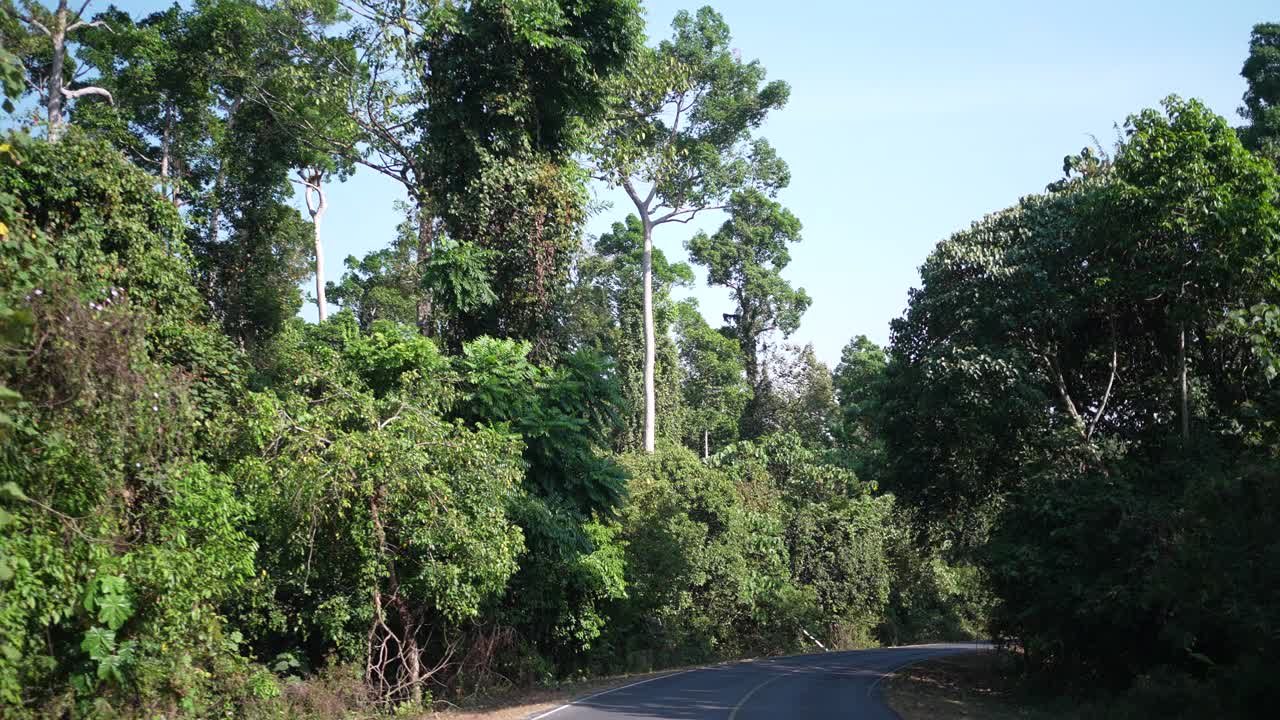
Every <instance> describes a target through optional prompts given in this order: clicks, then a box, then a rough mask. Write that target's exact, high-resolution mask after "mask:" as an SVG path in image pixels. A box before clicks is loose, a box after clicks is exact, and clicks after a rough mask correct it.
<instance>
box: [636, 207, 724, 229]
mask: <svg viewBox="0 0 1280 720" xmlns="http://www.w3.org/2000/svg"><path fill="white" fill-rule="evenodd" d="M726 207H728V206H727V205H707V206H706V207H691V208H680V209H678V210H672V211H671V212H669V213H667V214H666V215H663V216H662V217H660V218H658V219H657V220H654V221H653V224H654V225H661V224H662V223H667V222H677V223H681V224H685V223H688V222H689V221H690V220H692V219H693V218H694V217H695V216H696V215H697V214H698V213H700V212H707V211H711V210H723V209H725V208H726ZM681 215H687V217H683V218H682V217H680V216H681Z"/></svg>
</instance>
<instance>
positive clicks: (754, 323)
mask: <svg viewBox="0 0 1280 720" xmlns="http://www.w3.org/2000/svg"><path fill="white" fill-rule="evenodd" d="M727 212H728V213H729V220H727V221H726V222H725V223H724V224H723V225H721V226H720V229H719V230H717V231H716V232H715V234H714V235H707V234H706V233H702V232H700V233H698V234H697V235H695V236H693V238H691V239H690V240H689V242H688V243H687V246H688V249H689V257H690V258H691V259H692V260H693V261H694V262H695V263H697V264H699V265H703V266H706V268H707V279H708V281H709V282H710V283H711V284H712V285H721V286H724V287H726V288H728V289H729V292H730V295H731V297H732V298H733V301H734V303H735V305H736V310H735V312H734V314H733V315H732V316H726V320H729V321H730V327H731V329H732V334H733V337H734V338H735V339H736V340H737V341H738V345H739V347H740V348H741V349H742V357H743V361H744V369H745V371H746V376H747V382H748V383H750V384H751V387H752V390H753V393H754V394H753V396H752V399H751V401H750V402H748V404H747V407H746V409H745V410H744V412H743V417H742V425H741V427H742V434H743V435H744V436H745V437H756V436H758V435H761V434H764V433H765V432H768V431H769V430H771V429H774V428H770V427H769V422H768V416H769V415H771V414H772V412H771V410H772V408H770V401H771V398H770V397H769V395H770V392H769V391H770V378H769V373H768V369H767V368H766V367H765V358H766V356H767V354H768V352H769V349H770V344H769V340H770V338H771V337H772V335H773V334H774V333H775V332H777V333H781V334H782V336H783V337H787V336H789V335H790V334H791V333H793V332H795V330H796V329H797V328H798V327H799V326H800V317H801V316H802V315H803V314H804V311H805V310H807V309H808V307H809V303H810V302H811V301H810V299H809V296H808V295H807V294H806V293H805V291H804V289H803V288H800V289H795V288H792V287H791V283H790V282H788V281H786V280H784V279H783V278H782V269H783V268H785V267H786V266H787V264H788V263H790V262H791V255H790V252H789V251H788V250H787V244H788V243H793V242H799V240H800V221H799V220H797V219H796V217H795V215H792V214H791V211H789V210H787V209H785V208H783V207H782V206H781V205H779V204H778V203H777V202H774V201H773V200H770V199H769V198H768V197H766V196H765V194H764V193H761V192H760V191H758V190H755V189H750V190H745V191H739V192H736V193H734V195H733V196H732V197H731V198H730V199H729V204H728V208H727Z"/></svg>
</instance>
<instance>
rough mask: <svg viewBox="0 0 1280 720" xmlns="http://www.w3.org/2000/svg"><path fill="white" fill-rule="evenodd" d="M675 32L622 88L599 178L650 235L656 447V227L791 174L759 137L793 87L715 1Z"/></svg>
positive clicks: (651, 402) (647, 260) (647, 266)
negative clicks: (623, 198)
mask: <svg viewBox="0 0 1280 720" xmlns="http://www.w3.org/2000/svg"><path fill="white" fill-rule="evenodd" d="M671 25H672V28H673V29H674V34H673V36H672V38H671V39H670V40H665V41H663V42H662V43H661V44H660V45H659V46H658V47H657V48H652V49H646V50H644V51H642V52H641V53H640V55H639V57H638V58H637V59H636V61H635V63H634V64H633V66H632V69H631V72H630V73H629V74H628V76H627V78H626V80H625V82H624V83H623V84H622V85H621V87H619V88H618V89H617V92H616V98H615V100H614V104H613V107H612V108H611V113H610V121H609V123H608V125H607V127H606V129H605V131H604V132H603V133H602V135H601V138H600V142H599V145H598V146H597V149H596V152H595V156H596V157H595V172H596V176H597V177H599V178H600V179H603V180H605V181H607V182H608V183H610V184H611V185H614V186H620V187H622V188H623V189H624V190H625V191H626V193H627V196H628V197H629V198H630V199H631V201H632V203H633V204H634V205H635V210H636V214H637V215H638V216H639V217H640V222H641V230H642V232H643V236H644V254H643V265H642V268H643V270H642V277H641V282H642V284H643V289H644V318H645V323H644V337H645V371H644V373H645V426H644V447H645V450H646V451H647V452H653V449H654V437H655V426H656V422H657V419H656V418H657V416H656V399H655V396H654V392H655V391H654V368H655V362H656V361H655V352H656V344H657V340H656V330H655V326H654V320H653V231H654V228H656V227H659V226H661V225H665V224H668V223H688V222H689V221H690V220H692V219H693V218H694V217H695V216H696V215H697V214H698V213H701V212H704V211H707V210H715V209H721V208H723V207H724V206H725V203H726V201H727V200H728V198H729V196H730V194H732V193H733V192H734V191H736V190H739V189H741V188H743V187H748V186H749V187H753V188H756V189H758V190H760V191H761V192H764V193H766V194H772V193H773V192H775V191H776V190H777V189H778V188H781V187H784V186H785V185H786V184H787V183H788V181H789V180H790V177H789V175H788V172H787V167H786V164H785V163H783V162H782V161H781V160H780V159H779V158H778V157H777V154H776V153H775V152H774V151H773V148H772V147H770V145H769V144H768V143H767V142H766V141H764V140H762V139H757V138H753V137H752V133H753V132H754V131H755V130H756V129H757V128H759V127H760V124H761V123H763V122H764V119H765V117H766V116H767V115H768V113H769V111H770V110H774V109H778V108H781V107H782V106H783V105H785V104H786V101H787V97H788V95H789V94H790V88H789V87H788V86H787V84H786V83H784V82H781V81H778V80H775V81H772V82H768V83H766V82H765V70H764V68H763V67H762V66H761V65H760V63H759V62H758V61H751V62H743V61H742V60H741V58H740V57H739V55H738V53H737V51H736V50H734V49H733V48H732V47H731V45H730V35H729V26H728V25H727V24H726V23H725V21H724V18H722V17H721V16H720V14H719V13H717V12H716V11H715V10H713V9H711V8H710V7H704V8H702V9H700V10H698V12H697V15H696V16H695V15H690V14H689V13H688V12H685V11H681V12H680V13H678V14H677V15H676V17H675V20H673V21H672V23H671Z"/></svg>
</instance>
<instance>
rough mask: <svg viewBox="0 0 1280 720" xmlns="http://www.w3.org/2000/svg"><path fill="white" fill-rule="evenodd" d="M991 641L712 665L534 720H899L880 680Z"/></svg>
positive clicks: (581, 702)
mask: <svg viewBox="0 0 1280 720" xmlns="http://www.w3.org/2000/svg"><path fill="white" fill-rule="evenodd" d="M988 647H990V646H989V645H986V644H983V643H957V644H939V645H914V646H910V647H898V648H882V649H876V650H851V651H848V652H831V653H823V654H820V655H795V656H791V657H783V658H772V659H768V660H756V661H752V662H741V663H730V664H724V665H712V666H710V667H704V668H698V669H695V670H686V671H683V672H677V673H672V674H669V675H662V676H659V677H656V678H650V679H648V680H642V681H640V682H638V683H634V684H631V685H623V686H622V687H619V688H615V689H613V690H606V691H604V692H602V693H598V694H596V695H589V696H587V697H585V698H581V699H579V700H575V701H574V702H572V703H570V704H568V705H563V706H561V707H558V708H555V709H553V710H549V711H546V712H542V713H537V714H535V715H533V716H532V717H531V718H530V719H529V720H542V718H547V719H548V720H633V719H634V720H640V719H641V718H643V719H644V720H655V719H660V720H783V719H786V718H799V719H808V718H813V720H827V719H834V718H840V720H854V719H857V720H896V718H897V717H898V716H897V715H896V714H895V713H894V712H893V711H892V710H890V709H889V708H888V707H887V706H886V705H885V704H884V701H883V699H882V698H881V695H880V681H881V680H883V679H884V678H885V677H887V676H888V675H889V673H891V672H893V671H894V670H896V669H898V668H901V667H903V666H906V665H910V664H912V663H916V662H919V661H921V660H927V659H929V658H934V657H940V656H943V655H951V654H955V653H961V652H972V651H974V650H983V649H986V648H988Z"/></svg>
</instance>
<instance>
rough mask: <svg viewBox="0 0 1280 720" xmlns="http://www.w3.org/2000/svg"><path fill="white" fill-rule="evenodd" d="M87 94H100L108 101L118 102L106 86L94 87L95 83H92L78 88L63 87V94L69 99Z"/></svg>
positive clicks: (113, 103)
mask: <svg viewBox="0 0 1280 720" xmlns="http://www.w3.org/2000/svg"><path fill="white" fill-rule="evenodd" d="M85 95H100V96H102V97H105V98H106V99H107V102H108V103H111V104H112V105H115V103H116V101H115V99H114V98H112V97H111V93H110V92H108V91H107V90H106V89H104V88H100V87H94V86H93V85H90V86H89V87H82V88H79V89H77V90H68V89H66V88H62V96H63V97H65V98H67V99H68V100H74V99H76V98H78V97H84V96H85Z"/></svg>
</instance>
